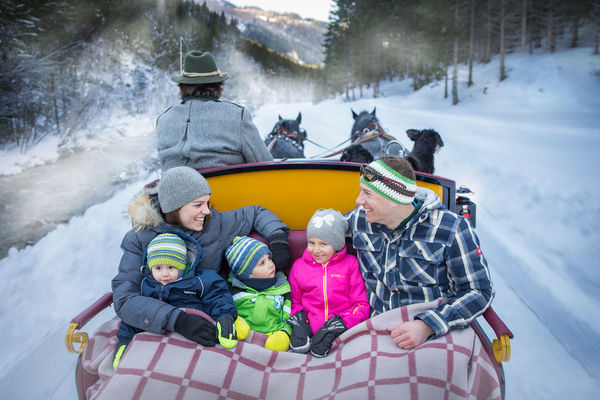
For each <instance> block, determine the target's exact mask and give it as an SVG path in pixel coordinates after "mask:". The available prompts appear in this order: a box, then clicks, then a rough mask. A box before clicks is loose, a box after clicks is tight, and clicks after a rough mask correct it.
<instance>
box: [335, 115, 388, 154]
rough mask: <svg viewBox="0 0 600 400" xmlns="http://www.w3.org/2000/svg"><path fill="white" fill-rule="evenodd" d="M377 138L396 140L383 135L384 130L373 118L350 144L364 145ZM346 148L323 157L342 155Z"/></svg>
mask: <svg viewBox="0 0 600 400" xmlns="http://www.w3.org/2000/svg"><path fill="white" fill-rule="evenodd" d="M369 128H370V129H369ZM378 136H381V137H383V138H384V139H387V140H389V141H396V138H394V137H392V136H390V135H388V134H386V133H385V130H384V129H383V127H382V126H381V124H380V123H379V121H378V120H377V118H373V119H372V120H371V122H369V124H368V125H367V127H366V128H364V129H363V130H362V132H361V134H360V135H359V136H358V137H357V139H356V140H355V141H353V142H352V144H360V143H364V142H366V141H367V140H371V139H375V138H376V137H378ZM347 148H348V146H346V147H344V148H343V149H341V150H338V151H336V152H334V153H331V154H328V155H326V156H324V157H325V158H328V157H332V156H335V155H337V154H340V153H343V152H344V150H346V149H347Z"/></svg>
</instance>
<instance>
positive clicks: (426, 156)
mask: <svg viewBox="0 0 600 400" xmlns="http://www.w3.org/2000/svg"><path fill="white" fill-rule="evenodd" d="M406 135H407V136H408V138H409V139H410V140H412V141H413V142H415V144H414V145H413V149H412V151H411V152H410V154H409V155H407V156H406V159H407V160H408V162H409V163H410V165H412V167H413V169H414V170H415V171H421V172H425V173H428V174H433V172H434V170H435V167H434V165H433V155H434V153H435V152H437V151H438V150H439V149H440V148H441V147H443V146H444V142H443V141H442V138H441V137H440V134H439V133H437V132H436V131H434V130H433V129H423V130H421V131H419V130H417V129H409V130H407V131H406Z"/></svg>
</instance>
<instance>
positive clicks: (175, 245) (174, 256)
mask: <svg viewBox="0 0 600 400" xmlns="http://www.w3.org/2000/svg"><path fill="white" fill-rule="evenodd" d="M186 255H187V248H186V246H185V242H184V241H183V239H182V238H180V237H179V236H177V235H175V234H173V233H162V234H160V235H157V236H156V237H155V238H154V239H152V241H151V242H150V244H149V245H148V251H147V253H146V257H147V259H148V268H149V269H150V270H152V267H154V266H155V265H160V264H167V265H172V266H174V267H175V268H177V269H178V270H182V271H183V270H185V267H186V265H187V259H186Z"/></svg>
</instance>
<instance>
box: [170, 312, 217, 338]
mask: <svg viewBox="0 0 600 400" xmlns="http://www.w3.org/2000/svg"><path fill="white" fill-rule="evenodd" d="M175 332H177V333H179V334H180V335H181V336H184V337H186V338H188V339H190V340H192V341H194V342H196V343H200V344H201V345H204V346H214V345H215V344H217V343H218V341H217V330H216V329H215V326H214V325H213V324H212V323H211V322H210V321H208V320H207V319H205V318H202V317H201V316H199V315H196V314H188V313H185V312H181V313H179V316H178V317H177V319H176V320H175Z"/></svg>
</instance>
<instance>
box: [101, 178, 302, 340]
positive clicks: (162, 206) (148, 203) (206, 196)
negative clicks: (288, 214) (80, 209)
mask: <svg viewBox="0 0 600 400" xmlns="http://www.w3.org/2000/svg"><path fill="white" fill-rule="evenodd" d="M210 195H211V190H210V187H209V185H208V182H207V181H206V179H204V177H203V176H202V175H201V174H200V173H199V172H198V171H196V170H194V169H192V168H189V167H176V168H171V169H169V170H168V171H167V172H166V173H165V174H164V175H163V176H162V178H161V180H160V182H159V184H158V202H159V204H155V202H154V201H153V200H152V199H151V197H150V194H149V193H142V195H141V196H139V197H138V198H137V199H135V200H134V201H133V202H132V204H131V205H130V207H129V215H130V217H131V220H132V224H133V229H132V230H131V231H129V232H127V234H126V235H125V237H124V238H123V241H122V243H121V248H122V249H123V256H122V258H121V262H120V264H119V272H118V274H117V275H116V276H115V278H114V279H113V280H112V290H113V303H114V306H115V312H116V313H117V315H118V316H119V318H121V319H122V320H123V321H125V322H126V323H127V324H129V325H132V326H134V327H136V328H139V329H143V330H145V331H149V332H153V333H159V334H165V333H166V332H168V331H176V332H178V333H180V334H181V335H183V336H185V337H187V338H188V339H190V340H193V341H195V342H198V343H200V344H204V345H208V346H212V345H214V344H216V342H217V336H216V331H215V327H214V325H212V324H211V323H210V322H208V321H207V320H205V319H204V318H202V317H199V316H197V315H192V314H187V313H185V312H183V311H182V310H180V309H178V308H177V307H174V306H171V305H169V304H167V303H165V302H163V301H160V300H157V299H154V298H151V297H145V296H142V295H141V293H140V283H141V281H142V278H143V276H142V272H141V270H140V267H141V266H143V265H144V257H145V254H144V253H145V249H146V248H147V247H148V244H149V243H150V241H151V240H152V239H154V237H155V236H156V235H158V234H161V233H167V232H171V233H176V234H184V235H190V236H191V237H192V238H193V239H195V240H196V241H197V243H198V244H199V245H200V246H201V247H202V248H203V249H204V251H205V252H206V257H205V258H204V259H203V260H202V261H201V262H200V264H199V266H198V268H203V269H210V270H215V271H219V270H220V267H221V262H222V260H223V256H224V254H225V249H226V248H227V246H228V245H229V244H230V243H231V242H232V241H233V238H235V237H236V236H244V235H248V234H249V233H250V232H251V231H252V230H256V231H257V232H258V233H259V234H261V235H262V236H263V237H265V238H267V239H268V240H269V242H270V247H271V251H272V253H273V261H274V262H275V265H276V266H277V268H278V269H279V270H281V269H283V268H285V267H286V266H287V265H288V264H289V262H290V258H291V257H290V252H289V247H288V242H287V233H288V231H289V229H288V227H287V226H286V225H285V224H284V223H283V222H281V220H279V218H277V217H276V216H275V215H274V214H273V213H272V212H271V211H269V210H266V209H264V208H262V207H260V206H247V207H243V208H240V209H237V210H232V211H228V212H223V213H221V212H218V211H216V210H214V209H211V208H210V205H209V202H210ZM188 250H189V251H188V253H193V252H194V251H195V250H196V249H195V248H190V249H188ZM191 256H194V255H193V254H192V255H191Z"/></svg>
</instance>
